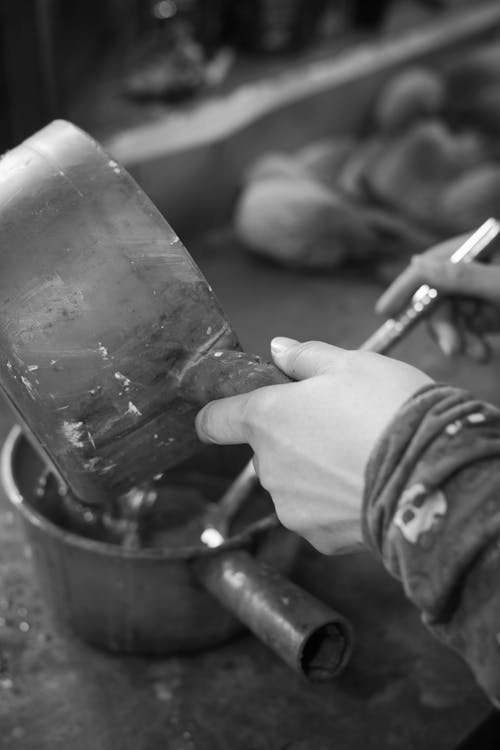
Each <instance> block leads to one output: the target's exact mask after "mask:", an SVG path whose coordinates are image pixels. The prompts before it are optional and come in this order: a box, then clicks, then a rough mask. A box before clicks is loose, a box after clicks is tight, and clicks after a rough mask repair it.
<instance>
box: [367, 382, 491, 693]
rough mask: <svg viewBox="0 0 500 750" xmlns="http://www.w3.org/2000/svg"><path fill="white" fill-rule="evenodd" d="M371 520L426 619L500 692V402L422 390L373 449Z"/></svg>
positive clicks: (373, 542)
mask: <svg viewBox="0 0 500 750" xmlns="http://www.w3.org/2000/svg"><path fill="white" fill-rule="evenodd" d="M363 525H364V536H365V540H366V542H367V543H368V544H369V546H370V547H371V548H372V549H373V550H374V551H376V552H377V553H378V554H380V556H381V557H382V559H383V561H384V564H385V566H386V567H387V568H388V570H389V571H390V572H391V573H392V574H393V575H395V576H396V577H398V578H400V579H401V581H402V583H403V586H404V589H405V591H406V593H407V595H408V596H409V598H410V599H411V600H412V601H413V602H414V603H415V604H416V606H417V607H418V608H419V609H420V610H421V612H422V616H423V619H424V622H425V623H426V624H427V625H428V626H429V628H430V629H431V630H433V632H435V633H436V634H437V635H438V636H439V637H440V638H442V639H443V640H444V641H445V642H447V643H448V644H449V645H450V646H452V647H454V648H456V649H457V650H458V651H460V652H461V653H462V655H463V656H464V657H465V659H466V660H467V661H468V662H469V664H470V666H471V667H472V669H473V670H474V672H475V675H476V677H477V679H478V681H479V682H480V684H481V685H482V687H483V688H484V689H485V690H486V691H487V692H488V694H489V695H490V697H491V698H492V700H494V701H496V702H500V635H499V634H500V411H499V410H498V409H496V408H494V407H493V406H491V405H488V404H484V403H481V402H479V401H477V400H474V399H473V398H472V397H470V396H469V395H468V394H467V393H466V392H464V391H461V390H459V389H456V388H450V387H448V386H430V387H428V388H425V389H423V390H422V391H420V392H419V393H418V394H416V396H414V397H413V398H412V399H410V401H409V402H407V403H406V404H405V405H404V407H403V408H402V409H401V410H400V411H399V413H398V415H397V417H396V419H395V420H394V421H393V422H392V424H391V425H390V426H389V428H388V429H387V430H386V431H385V433H384V435H383V436H382V438H381V439H380V441H379V443H378V445H377V447H376V449H375V450H374V452H373V454H372V456H371V458H370V462H369V465H368V467H367V472H366V490H365V499H364V511H363Z"/></svg>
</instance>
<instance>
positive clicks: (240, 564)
mask: <svg viewBox="0 0 500 750" xmlns="http://www.w3.org/2000/svg"><path fill="white" fill-rule="evenodd" d="M194 566H195V570H196V574H197V575H198V577H199V579H200V580H201V581H202V582H203V584H204V586H205V587H206V588H207V589H208V591H210V593H211V594H212V595H213V596H214V597H215V598H216V599H218V601H219V602H220V603H221V604H223V605H224V607H226V608H227V609H229V610H230V611H231V612H232V613H233V614H235V615H236V617H238V619H239V620H241V622H243V623H244V624H245V625H246V626H247V627H248V628H249V629H250V630H251V631H252V632H253V633H254V634H255V635H256V636H257V637H258V638H259V639H260V640H261V641H263V643H265V644H266V645H267V646H269V648H271V649H272V650H273V651H275V652H276V653H277V654H278V655H279V656H280V657H281V658H282V659H283V661H285V662H286V663H287V664H288V665H289V666H290V667H292V669H294V670H295V671H296V672H299V673H301V674H302V675H304V676H305V677H307V678H308V679H309V680H311V681H313V682H326V681H328V680H331V679H332V678H333V677H335V676H337V675H338V674H339V672H340V671H341V670H342V669H343V667H344V666H345V665H346V664H347V662H348V660H349V657H350V654H351V651H352V630H351V627H350V625H349V623H348V622H347V620H346V619H345V618H344V617H343V616H342V615H340V614H339V613H338V612H335V611H334V610H333V609H331V608H330V607H329V606H327V605H326V604H324V603H323V602H321V601H319V600H318V599H315V598H314V597H313V596H311V594H309V593H307V592H306V591H304V590H302V589H301V588H299V587H298V586H296V585H295V584H294V583H292V582H291V581H289V580H288V579H286V578H283V577H282V576H281V575H280V574H279V573H277V572H276V570H274V569H273V568H271V567H269V566H268V565H265V564H263V563H257V562H255V560H254V559H253V557H251V555H249V554H248V553H247V552H244V551H242V550H238V551H235V552H230V553H221V554H215V555H214V556H213V557H210V558H208V559H204V560H198V561H196V562H195V563H194Z"/></svg>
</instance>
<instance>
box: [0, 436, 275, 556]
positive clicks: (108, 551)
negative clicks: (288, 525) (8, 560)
mask: <svg viewBox="0 0 500 750" xmlns="http://www.w3.org/2000/svg"><path fill="white" fill-rule="evenodd" d="M23 441H25V442H26V443H27V444H28V445H29V440H28V439H27V438H26V436H25V434H24V432H23V429H22V428H21V427H20V426H19V425H14V426H13V427H12V428H11V430H10V431H9V433H8V435H7V437H6V438H5V441H4V443H3V446H2V449H1V453H0V479H1V482H2V485H3V488H4V490H5V493H6V495H7V498H8V500H9V502H10V503H11V504H12V505H13V506H14V507H15V508H16V509H17V510H18V511H19V513H20V514H21V515H22V516H23V518H24V520H25V521H26V522H27V523H29V525H31V526H35V527H37V528H38V529H40V530H42V531H43V532H44V533H45V534H48V535H49V536H51V537H53V538H54V539H56V540H57V541H59V542H62V543H63V544H65V545H68V546H72V547H79V548H80V549H84V550H86V551H88V552H94V553H98V554H100V555H108V556H111V557H117V556H119V557H125V558H131V559H135V560H137V559H144V560H146V559H147V560H189V559H193V558H199V557H208V556H213V555H217V554H220V553H223V552H227V551H229V550H234V549H239V548H241V547H245V546H248V545H249V544H250V543H251V542H252V541H253V539H254V538H255V536H257V535H258V534H261V533H264V532H266V531H269V530H271V529H273V528H276V527H278V526H279V521H278V519H277V517H276V515H275V514H271V515H269V516H265V517H264V518H262V519H260V520H258V521H256V522H254V523H252V524H250V525H249V526H247V528H246V529H244V530H243V531H242V532H239V533H238V534H234V535H233V536H231V537H228V539H226V541H224V542H223V543H222V544H221V545H220V546H219V547H215V548H210V547H205V546H204V545H202V544H200V545H190V546H184V547H141V548H140V549H127V548H125V547H121V546H120V545H118V544H111V543H110V542H101V541H98V540H96V539H88V538H87V537H84V536H80V535H79V534H75V533H73V532H72V531H67V530H65V529H62V528H61V527H60V526H57V524H55V523H53V522H52V521H50V520H49V519H48V518H45V516H43V515H42V514H41V513H39V512H37V511H36V510H35V509H34V508H32V507H31V506H30V505H29V504H28V503H26V502H25V499H24V498H23V496H22V494H21V492H20V489H19V486H18V484H17V482H16V478H15V476H14V470H13V466H14V459H15V456H16V453H17V452H18V451H19V449H20V446H21V444H22V443H23Z"/></svg>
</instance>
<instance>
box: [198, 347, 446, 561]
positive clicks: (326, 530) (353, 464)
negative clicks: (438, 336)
mask: <svg viewBox="0 0 500 750" xmlns="http://www.w3.org/2000/svg"><path fill="white" fill-rule="evenodd" d="M271 351H272V355H273V359H274V362H275V364H276V365H277V366H278V367H279V368H280V369H281V370H283V371H284V372H285V373H286V374H287V375H289V376H290V377H291V378H293V379H295V380H297V381H301V382H296V383H290V384H287V385H274V386H269V387H266V388H259V389H258V390H255V391H252V392H251V393H245V394H243V395H240V396H233V397H231V398H226V399H221V400H219V401H213V402H212V403H210V404H208V405H207V406H205V407H204V408H203V409H202V410H201V411H200V413H199V414H198V416H197V419H196V428H197V432H198V436H199V437H200V439H201V440H203V441H204V442H207V443H208V442H212V443H220V444H234V443H249V444H250V445H251V447H252V449H253V451H254V454H255V457H254V464H255V469H256V472H257V474H258V476H259V479H260V481H261V483H262V485H263V486H264V487H265V488H266V489H267V490H268V491H269V493H270V494H271V497H272V499H273V501H274V504H275V506H276V513H277V515H278V517H279V519H280V520H281V522H282V523H283V525H284V526H286V527H287V528H289V529H291V530H292V531H295V532H297V533H298V534H301V535H302V536H303V537H305V538H306V539H308V541H309V542H310V543H311V544H312V545H313V546H314V547H316V548H317V549H318V550H319V551H320V552H324V553H327V554H330V553H334V552H336V553H338V552H342V551H348V550H351V549H353V548H355V547H357V546H359V545H360V544H361V543H362V535H361V501H362V494H363V483H364V472H365V467H366V464H367V462H368V458H369V456H370V453H371V451H372V449H373V447H374V445H375V443H376V441H377V439H378V437H379V436H380V435H381V433H382V432H383V430H384V429H385V427H387V425H388V424H389V422H390V421H391V420H392V418H393V417H394V415H395V414H396V412H397V411H398V409H399V407H400V406H401V405H402V404H403V403H404V402H405V401H406V400H407V399H408V398H410V396H412V394H413V393H415V392H416V391H417V390H418V389H419V388H421V387H422V386H424V385H426V384H427V383H430V382H431V381H430V378H428V377H427V375H424V374H423V373H421V372H420V371H419V370H417V369H415V368H414V367H411V366H410V365H406V364H404V363H403V362H398V361H396V360H393V359H389V358H387V357H382V356H381V355H378V354H373V353H370V352H362V351H346V350H344V349H339V348H338V347H335V346H329V345H328V344H323V343H320V342H314V341H313V342H307V343H303V344H301V343H299V342H297V341H294V340H292V339H284V338H278V339H274V340H273V342H272V345H271Z"/></svg>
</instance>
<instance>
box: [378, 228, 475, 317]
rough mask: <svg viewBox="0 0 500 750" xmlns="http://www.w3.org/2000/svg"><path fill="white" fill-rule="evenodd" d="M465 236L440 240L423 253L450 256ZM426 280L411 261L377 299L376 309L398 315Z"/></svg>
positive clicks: (441, 256) (437, 256)
mask: <svg viewBox="0 0 500 750" xmlns="http://www.w3.org/2000/svg"><path fill="white" fill-rule="evenodd" d="M465 238H466V236H464V235H462V236H460V237H454V238H453V239H451V240H446V242H440V243H439V245H436V246H435V247H433V248H431V249H430V250H427V252H426V253H424V254H423V255H424V256H425V257H429V258H432V259H433V260H444V259H446V258H450V257H451V255H452V254H453V252H454V251H455V250H456V249H457V248H458V247H459V246H460V245H461V244H462V242H463V241H464V239H465ZM425 282H426V279H425V278H424V277H423V276H422V272H421V270H420V269H419V268H417V267H416V266H414V265H413V264H412V263H410V265H409V266H408V267H407V268H405V270H404V271H403V273H401V274H400V275H399V276H398V277H397V278H396V279H395V280H394V281H393V282H392V284H391V285H390V286H389V287H388V288H387V289H386V290H385V292H384V293H383V294H382V296H381V297H380V298H379V299H378V300H377V303H376V305H375V310H376V311H377V313H379V315H384V316H385V317H390V316H391V315H396V314H397V313H398V312H401V310H402V309H403V307H404V306H405V304H406V303H407V302H408V301H409V300H410V299H411V297H412V295H413V294H414V293H415V292H416V290H417V289H418V287H419V286H420V285H421V284H423V283H425Z"/></svg>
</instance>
